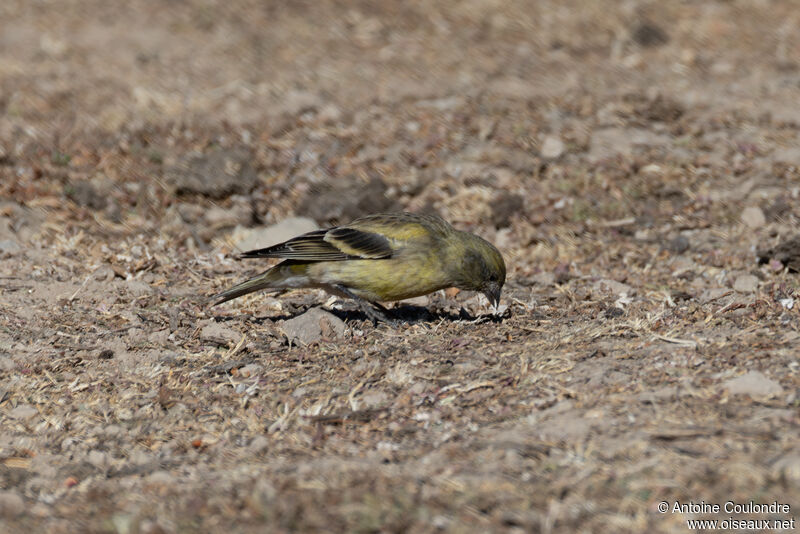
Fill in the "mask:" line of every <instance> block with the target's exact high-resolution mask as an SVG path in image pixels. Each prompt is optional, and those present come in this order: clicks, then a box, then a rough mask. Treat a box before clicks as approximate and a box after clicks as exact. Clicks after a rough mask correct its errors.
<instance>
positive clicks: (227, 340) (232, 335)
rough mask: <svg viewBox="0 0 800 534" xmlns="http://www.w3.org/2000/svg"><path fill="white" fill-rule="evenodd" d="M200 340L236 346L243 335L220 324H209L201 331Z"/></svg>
mask: <svg viewBox="0 0 800 534" xmlns="http://www.w3.org/2000/svg"><path fill="white" fill-rule="evenodd" d="M200 339H202V340H204V341H211V342H213V343H218V344H220V345H228V344H233V345H235V344H236V343H238V342H239V341H241V339H242V334H240V333H239V332H237V331H236V330H234V329H232V328H228V327H227V326H223V325H222V324H220V323H215V322H209V323H207V324H206V325H205V326H203V327H202V330H200Z"/></svg>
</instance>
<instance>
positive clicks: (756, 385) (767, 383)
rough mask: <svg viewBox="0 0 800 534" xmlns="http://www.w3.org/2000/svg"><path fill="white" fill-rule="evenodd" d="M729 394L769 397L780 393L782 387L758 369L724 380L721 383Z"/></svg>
mask: <svg viewBox="0 0 800 534" xmlns="http://www.w3.org/2000/svg"><path fill="white" fill-rule="evenodd" d="M722 387H723V388H724V389H727V390H728V392H729V393H730V394H731V395H750V396H751V397H769V396H773V395H780V394H781V393H783V388H782V387H781V385H780V384H779V383H777V382H776V381H774V380H772V379H770V378H767V377H766V376H764V374H763V373H761V372H760V371H750V372H749V373H746V374H743V375H742V376H737V377H736V378H731V379H730V380H726V381H725V383H724V384H722Z"/></svg>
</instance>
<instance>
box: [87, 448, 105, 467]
mask: <svg viewBox="0 0 800 534" xmlns="http://www.w3.org/2000/svg"><path fill="white" fill-rule="evenodd" d="M86 461H87V462H89V463H90V464H92V465H93V466H95V467H96V468H98V469H106V468H107V467H108V465H109V464H110V463H111V456H109V454H108V453H107V452H103V451H98V450H95V449H93V450H91V451H89V454H87V455H86Z"/></svg>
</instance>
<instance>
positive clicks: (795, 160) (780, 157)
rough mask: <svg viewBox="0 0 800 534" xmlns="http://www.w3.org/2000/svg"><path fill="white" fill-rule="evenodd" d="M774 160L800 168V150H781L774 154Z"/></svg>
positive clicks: (790, 148) (795, 148) (792, 148)
mask: <svg viewBox="0 0 800 534" xmlns="http://www.w3.org/2000/svg"><path fill="white" fill-rule="evenodd" d="M772 159H773V160H774V161H777V162H780V163H786V164H788V165H794V166H795V167H800V148H798V147H788V148H779V149H777V150H776V151H775V152H773V153H772Z"/></svg>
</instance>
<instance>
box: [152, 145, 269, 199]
mask: <svg viewBox="0 0 800 534" xmlns="http://www.w3.org/2000/svg"><path fill="white" fill-rule="evenodd" d="M252 159H253V158H252V155H251V153H250V151H249V150H247V149H246V148H243V147H239V148H227V149H226V148H216V149H213V150H210V151H209V152H208V153H205V154H203V153H191V154H188V155H187V156H184V157H183V158H181V159H180V160H179V161H178V162H177V163H176V164H175V165H172V166H169V167H168V168H167V169H166V171H165V173H164V182H165V183H167V184H170V185H172V186H173V187H174V188H175V190H176V192H177V193H178V194H183V193H188V194H194V193H198V194H201V195H206V196H210V197H213V198H221V197H226V196H228V195H231V194H234V193H237V194H242V195H246V194H248V193H250V191H252V189H253V188H254V187H255V185H256V183H257V182H258V174H257V172H256V169H255V167H254V166H253V163H252Z"/></svg>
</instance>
